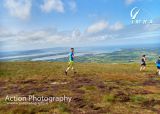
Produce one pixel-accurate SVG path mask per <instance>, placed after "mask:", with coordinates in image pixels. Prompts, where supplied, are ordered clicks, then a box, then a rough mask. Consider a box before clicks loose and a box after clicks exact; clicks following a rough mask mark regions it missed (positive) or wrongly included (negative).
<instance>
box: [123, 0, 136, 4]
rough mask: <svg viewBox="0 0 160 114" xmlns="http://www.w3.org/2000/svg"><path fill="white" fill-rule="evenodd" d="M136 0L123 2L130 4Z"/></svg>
mask: <svg viewBox="0 0 160 114" xmlns="http://www.w3.org/2000/svg"><path fill="white" fill-rule="evenodd" d="M135 1H136V0H125V3H126V4H127V5H130V4H132V3H134V2H135Z"/></svg>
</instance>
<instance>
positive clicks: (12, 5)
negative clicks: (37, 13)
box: [4, 0, 32, 20]
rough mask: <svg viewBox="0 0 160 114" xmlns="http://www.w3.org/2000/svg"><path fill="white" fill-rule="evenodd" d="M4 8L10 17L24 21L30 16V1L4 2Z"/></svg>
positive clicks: (15, 0) (8, 0)
mask: <svg viewBox="0 0 160 114" xmlns="http://www.w3.org/2000/svg"><path fill="white" fill-rule="evenodd" d="M4 6H5V8H7V10H8V11H9V13H10V14H11V15H12V16H14V17H17V18H19V19H22V20H26V19H28V18H29V17H30V14H31V6H32V0H5V1H4Z"/></svg>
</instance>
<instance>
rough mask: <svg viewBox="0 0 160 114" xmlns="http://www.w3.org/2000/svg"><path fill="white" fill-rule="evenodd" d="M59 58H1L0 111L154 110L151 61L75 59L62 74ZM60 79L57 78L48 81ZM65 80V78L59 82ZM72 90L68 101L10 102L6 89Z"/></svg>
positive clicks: (157, 96) (157, 98) (131, 113)
mask: <svg viewBox="0 0 160 114" xmlns="http://www.w3.org/2000/svg"><path fill="white" fill-rule="evenodd" d="M66 67H67V63H63V62H1V63H0V91H2V92H1V93H0V114H50V113H51V114H54V113H57V114H79V113H93V112H94V113H96V114H101V113H104V114H105V113H108V114H115V113H117V112H118V113H119V114H144V113H145V114H157V112H158V111H159V109H160V105H159V103H160V90H159V87H160V77H157V76H156V75H155V73H156V67H155V65H154V63H148V64H147V69H146V71H144V72H139V67H140V65H139V64H137V63H131V64H122V63H121V64H103V63H76V65H75V68H76V70H77V74H76V75H74V74H73V72H69V74H68V76H65V74H64V70H65V68H66ZM53 82H58V84H52V83H53ZM63 82H67V83H66V84H59V83H63ZM30 94H34V95H37V96H62V95H66V96H71V97H72V98H73V99H72V101H71V102H70V103H67V102H64V103H59V102H53V103H49V104H41V105H8V104H6V103H7V102H6V101H5V96H6V95H18V96H20V95H23V96H25V95H30Z"/></svg>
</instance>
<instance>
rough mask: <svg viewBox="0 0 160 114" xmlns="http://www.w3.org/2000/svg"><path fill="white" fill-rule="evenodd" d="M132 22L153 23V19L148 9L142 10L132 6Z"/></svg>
mask: <svg viewBox="0 0 160 114" xmlns="http://www.w3.org/2000/svg"><path fill="white" fill-rule="evenodd" d="M130 16H131V23H132V24H152V23H153V21H152V19H150V15H149V13H148V12H147V11H145V10H142V9H140V8H138V7H134V8H132V10H131V12H130Z"/></svg>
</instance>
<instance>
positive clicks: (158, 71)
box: [156, 56, 160, 76]
mask: <svg viewBox="0 0 160 114" xmlns="http://www.w3.org/2000/svg"><path fill="white" fill-rule="evenodd" d="M156 66H157V74H158V75H159V76H160V56H159V58H158V60H157V61H156Z"/></svg>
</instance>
